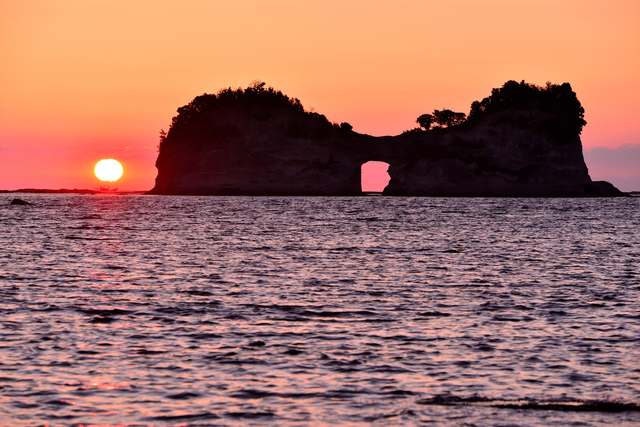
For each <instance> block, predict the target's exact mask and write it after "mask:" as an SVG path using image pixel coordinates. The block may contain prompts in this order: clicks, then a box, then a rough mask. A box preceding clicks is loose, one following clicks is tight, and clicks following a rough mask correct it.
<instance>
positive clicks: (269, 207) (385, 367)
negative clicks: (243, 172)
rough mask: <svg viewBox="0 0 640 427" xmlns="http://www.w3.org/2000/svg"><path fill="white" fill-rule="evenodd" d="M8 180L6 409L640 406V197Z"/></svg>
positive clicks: (239, 413) (287, 418) (7, 421)
mask: <svg viewBox="0 0 640 427" xmlns="http://www.w3.org/2000/svg"><path fill="white" fill-rule="evenodd" d="M14 196H15V195H11V197H10V196H8V195H7V196H3V198H2V199H0V205H2V206H0V241H1V242H2V244H1V245H0V368H1V370H0V424H1V425H42V424H48V425H74V424H75V425H79V424H84V425H87V424H102V425H115V424H125V425H129V424H130V425H149V426H150V425H155V426H158V425H254V424H255V425H292V426H293V425H371V424H373V425H380V426H386V425H398V424H403V425H443V426H448V425H451V426H453V425H496V426H497V425H501V426H504V425H531V426H535V425H540V426H543V425H570V424H573V425H594V426H595V425H601V426H604V425H612V424H613V425H637V424H638V423H640V406H639V405H640V340H639V339H638V338H639V336H640V271H639V265H640V233H638V224H640V213H639V209H638V207H639V202H640V199H637V198H627V199H477V198H475V199H455V198H454V199H451V198H388V197H361V198H302V197H301V198H296V197H283V198H277V197H274V198H251V197H167V196H164V197H163V196H134V195H131V196H117V195H19V196H20V197H22V198H23V199H25V200H28V201H30V202H33V203H35V205H33V206H8V203H9V201H10V200H11V198H13V197H14ZM465 423H466V424H465Z"/></svg>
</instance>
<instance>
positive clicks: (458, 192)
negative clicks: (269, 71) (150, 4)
mask: <svg viewBox="0 0 640 427" xmlns="http://www.w3.org/2000/svg"><path fill="white" fill-rule="evenodd" d="M417 123H418V124H419V125H420V127H419V128H415V129H412V130H409V131H406V132H403V133H402V134H401V135H397V136H382V137H374V136H370V135H364V134H359V133H357V132H354V131H353V130H352V127H351V126H350V125H349V124H348V123H341V124H338V123H331V122H329V121H328V120H327V119H326V117H325V116H323V115H321V114H318V113H315V112H309V111H305V109H304V108H303V106H302V104H301V103H300V101H299V100H298V99H296V98H289V97H288V96H286V95H284V94H283V93H282V92H280V91H277V90H275V89H273V88H270V87H269V88H266V87H265V84H264V83H262V82H254V83H253V84H252V85H251V86H249V87H247V88H246V89H235V90H234V89H231V88H229V89H223V90H221V91H220V92H218V93H217V94H215V95H213V94H204V95H201V96H198V97H196V98H195V99H194V100H193V101H192V102H191V103H189V104H188V105H186V106H184V107H181V108H179V109H178V115H177V116H175V117H174V118H173V121H172V123H171V127H170V129H169V131H168V132H167V133H166V134H165V133H164V132H161V137H160V145H159V154H158V159H157V161H156V167H157V168H158V176H157V178H156V184H155V187H154V188H153V189H152V190H151V191H150V192H149V193H150V194H190V195H301V196H302V195H304V196H342V195H344V196H353V195H361V194H362V190H361V182H360V179H361V166H362V165H363V164H364V163H366V162H368V161H372V160H375V161H382V162H387V163H389V165H390V166H389V170H388V173H389V175H390V177H391V179H390V181H389V184H388V185H387V187H386V188H385V189H384V192H383V194H384V195H391V196H395V195H402V196H508V197H511V196H512V197H583V196H616V195H622V194H623V193H621V192H620V191H619V190H617V189H616V188H615V187H614V186H613V185H611V184H609V183H607V182H603V181H600V182H594V181H592V180H591V178H590V177H589V172H588V170H587V166H586V164H585V162H584V159H583V156H582V143H581V141H580V133H581V131H582V128H583V126H584V125H585V124H586V122H585V121H584V109H583V108H582V106H581V105H580V102H579V101H578V98H577V97H576V94H575V93H574V92H573V90H572V89H571V86H570V85H569V84H568V83H564V84H562V85H555V84H551V83H547V85H546V86H545V87H541V86H536V85H532V84H528V83H525V82H524V81H523V82H520V83H518V82H515V81H509V82H507V83H505V84H504V86H503V87H502V88H497V89H493V91H492V93H491V95H490V96H489V97H487V98H484V99H483V100H482V101H475V102H473V103H472V105H471V111H470V113H469V114H468V116H467V115H466V114H464V113H455V112H453V111H450V110H435V111H434V112H433V114H423V115H422V116H420V117H419V118H418V120H417Z"/></svg>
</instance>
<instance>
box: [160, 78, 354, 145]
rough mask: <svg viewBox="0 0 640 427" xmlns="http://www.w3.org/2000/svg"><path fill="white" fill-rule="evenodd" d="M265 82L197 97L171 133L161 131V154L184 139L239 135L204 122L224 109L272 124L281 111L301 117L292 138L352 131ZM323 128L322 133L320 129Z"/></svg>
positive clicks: (176, 119) (291, 128) (231, 128)
mask: <svg viewBox="0 0 640 427" xmlns="http://www.w3.org/2000/svg"><path fill="white" fill-rule="evenodd" d="M265 86H266V84H265V83H264V82H261V81H258V80H256V81H254V82H252V83H251V84H250V85H249V86H248V87H247V88H246V89H242V88H237V89H232V88H226V89H221V90H220V91H218V93H217V94H207V93H205V94H203V95H200V96H196V97H195V98H194V99H193V101H191V102H190V103H189V104H187V105H185V106H183V107H180V108H178V115H176V116H175V117H173V119H172V121H171V126H170V128H169V131H168V132H164V130H161V131H160V144H159V146H158V149H159V150H161V149H162V147H163V146H165V145H171V143H173V142H176V141H177V140H179V139H181V137H186V138H182V139H187V140H202V139H203V138H207V137H212V139H223V140H225V139H228V138H232V137H235V136H237V135H238V134H239V129H237V128H236V127H235V126H233V125H230V124H221V125H216V124H212V123H208V122H207V121H206V120H204V123H201V122H203V119H204V118H205V117H206V115H207V114H208V113H211V112H212V111H214V110H217V109H220V108H229V107H233V108H239V109H240V110H241V111H242V113H243V114H244V115H245V117H247V118H252V119H257V120H268V119H270V118H272V117H273V114H274V112H275V111H277V110H278V109H285V110H289V111H292V112H294V113H296V114H297V115H299V116H300V120H299V121H296V122H294V123H292V124H291V125H290V126H289V127H288V128H287V129H286V130H285V135H286V136H288V137H292V138H304V137H309V136H313V137H326V136H327V135H328V134H329V132H330V130H331V129H332V128H336V129H339V130H340V133H341V134H343V135H344V134H348V133H349V132H351V130H352V127H351V125H350V124H348V123H341V124H337V123H330V122H329V121H328V120H327V118H326V117H325V116H324V115H322V114H318V113H316V112H312V111H306V110H305V109H304V107H303V106H302V104H301V103H300V100H299V99H298V98H290V97H288V96H287V95H285V94H283V93H282V92H281V91H279V90H275V89H274V88H273V87H265ZM304 119H309V120H310V121H311V122H313V123H315V125H316V129H314V131H313V132H310V131H309V129H308V127H307V125H306V123H304V121H305V120H304ZM318 127H319V128H320V131H318V129H317V128H318Z"/></svg>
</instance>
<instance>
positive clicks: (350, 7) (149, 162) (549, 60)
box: [0, 0, 640, 190]
mask: <svg viewBox="0 0 640 427" xmlns="http://www.w3.org/2000/svg"><path fill="white" fill-rule="evenodd" d="M639 22H640V1H637V0H625V1H616V0H608V1H606V2H605V1H600V0H597V1H588V0H553V1H551V0H535V1H534V0H518V1H514V0H483V1H476V0H466V1H462V0H460V1H456V0H447V1H430V0H406V1H403V0H394V1H376V0H362V1H360V0H357V1H350V0H341V1H333V0H323V1H305V0H286V1H285V0H269V1H264V0H253V1H245V0H235V1H233V2H231V1H215V0H191V1H189V0H185V1H175V0H91V1H87V0H67V1H60V0H0V189H17V188H25V187H36V188H93V187H95V185H96V179H95V177H94V175H93V166H94V164H95V163H96V162H97V161H98V160H100V159H101V158H109V157H111V158H116V159H118V160H120V161H121V162H122V163H123V165H124V167H125V175H124V176H123V178H122V179H121V180H120V181H118V186H119V188H120V189H122V190H147V189H150V188H151V187H153V182H154V178H155V175H156V169H155V167H154V162H155V158H156V155H157V152H156V145H157V142H158V132H159V131H160V129H165V130H167V129H168V127H169V124H170V123H171V118H172V117H173V116H174V115H175V111H176V109H177V108H178V107H180V106H182V105H184V104H186V103H188V102H189V101H190V100H191V99H193V98H194V97H195V96H196V95H199V94H202V93H204V92H209V93H215V92H217V91H218V90H219V89H220V88H222V87H229V86H231V87H238V86H242V87H246V86H247V85H248V84H249V83H250V82H251V81H252V80H254V79H261V80H264V81H266V82H267V84H268V85H270V86H273V87H275V88H277V89H280V90H282V91H283V92H284V93H286V94H288V95H290V96H293V97H297V98H299V99H300V100H301V101H302V103H303V105H304V106H305V107H307V108H308V109H309V108H311V107H313V108H314V109H315V110H316V111H318V112H320V113H322V114H325V115H326V116H327V118H328V119H329V120H331V121H337V122H343V121H347V122H349V123H351V124H352V125H353V126H354V130H356V131H358V132H363V133H369V134H373V135H384V134H398V133H400V132H402V131H404V130H406V129H409V128H412V127H414V126H415V123H414V121H415V118H416V117H417V116H419V115H420V114H422V113H427V112H431V111H432V110H433V109H435V108H438V109H441V108H450V109H453V110H456V111H463V112H468V111H469V106H470V104H471V102H472V101H474V100H479V99H482V98H483V97H485V96H488V95H489V94H490V92H491V88H493V87H499V86H501V85H502V84H503V83H504V82H505V81H507V80H510V79H513V80H526V81H527V82H531V83H536V84H540V85H543V84H544V83H545V82H546V81H551V82H554V83H563V82H570V83H571V85H572V87H573V89H574V90H575V91H576V93H577V94H578V98H579V99H580V101H581V102H582V104H583V106H584V107H585V109H586V120H587V122H588V124H587V126H586V128H585V130H584V131H583V138H582V140H583V145H584V147H585V150H587V151H589V150H594V149H596V148H597V147H604V148H607V149H608V150H609V151H607V153H609V154H611V153H613V154H616V153H618V151H616V150H618V148H619V147H620V146H624V147H626V148H625V150H626V149H628V150H629V152H632V154H631V156H632V157H633V156H636V155H637V156H638V158H637V163H633V162H631V163H629V155H626V154H625V156H624V157H625V159H626V166H625V167H624V168H621V167H616V166H615V165H613V166H611V165H609V166H608V167H609V169H606V168H604V166H602V165H601V164H600V163H599V162H600V160H599V159H600V158H601V157H598V156H599V154H598V153H601V151H598V150H595V151H593V152H592V155H591V156H587V164H588V166H589V168H590V171H591V175H592V177H596V178H597V177H599V176H605V175H607V174H609V172H607V171H611V173H613V174H618V176H619V177H620V178H626V179H631V178H633V176H636V175H637V176H639V178H638V182H639V183H640V155H638V153H640V120H638V117H640V101H639V100H640V78H639V77H638V76H640V55H639V54H638V53H639V52H640V25H639ZM624 144H631V145H624ZM620 153H622V152H621V151H620ZM625 153H627V151H625ZM613 154H612V155H611V156H613V157H611V156H609V157H610V158H609V160H608V161H609V162H611V161H613V160H611V158H615V155H613ZM633 158H635V157H633ZM623 175H624V176H623ZM612 176H614V175H612ZM629 177H631V178H629ZM614 183H615V182H614ZM637 189H640V188H637Z"/></svg>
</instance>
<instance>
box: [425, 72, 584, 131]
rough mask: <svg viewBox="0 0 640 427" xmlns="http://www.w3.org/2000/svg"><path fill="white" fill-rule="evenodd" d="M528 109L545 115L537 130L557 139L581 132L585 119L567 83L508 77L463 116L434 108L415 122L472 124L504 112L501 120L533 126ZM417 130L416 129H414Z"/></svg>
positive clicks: (582, 109) (426, 127) (438, 125)
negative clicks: (508, 79)
mask: <svg viewBox="0 0 640 427" xmlns="http://www.w3.org/2000/svg"><path fill="white" fill-rule="evenodd" d="M531 111H540V112H542V113H543V114H546V115H547V116H548V117H546V118H545V119H544V120H543V121H542V122H541V123H539V124H537V126H538V127H539V130H541V131H547V132H550V133H551V134H553V135H554V136H556V137H558V138H560V139H565V140H566V139H569V138H571V137H574V136H577V135H580V133H581V132H582V128H583V127H584V125H586V124H587V122H586V121H585V120H584V108H583V107H582V105H581V104H580V101H579V100H578V98H577V96H576V94H575V92H574V91H573V90H572V89H571V85H570V84H569V83H563V84H561V85H557V84H552V83H550V82H547V84H546V85H545V86H537V85H534V84H531V83H526V82H525V81H524V80H523V81H521V82H520V83H518V82H516V81H514V80H510V81H508V82H506V83H505V84H504V85H503V86H502V87H501V88H496V89H493V90H492V91H491V96H489V97H487V98H484V99H483V100H482V101H474V102H473V103H472V104H471V111H470V112H469V115H468V116H466V117H465V114H464V113H456V112H453V111H451V110H446V109H445V110H434V112H433V113H432V114H423V115H421V116H420V117H418V118H417V120H416V122H417V123H418V124H419V125H420V127H421V128H423V129H424V130H429V129H430V128H431V126H432V125H433V126H434V128H435V129H440V128H448V127H453V126H460V125H464V126H467V127H471V126H473V125H475V124H476V123H479V122H481V121H482V120H484V119H485V118H486V117H487V116H489V115H491V114H497V113H504V112H508V113H510V114H506V115H505V114H503V116H504V117H503V118H502V120H503V121H505V122H506V121H510V120H515V121H516V122H517V125H518V126H519V127H520V128H526V127H529V126H532V125H533V124H532V123H531V119H530V115H529V114H528V113H529V112H531ZM416 130H418V129H416Z"/></svg>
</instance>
